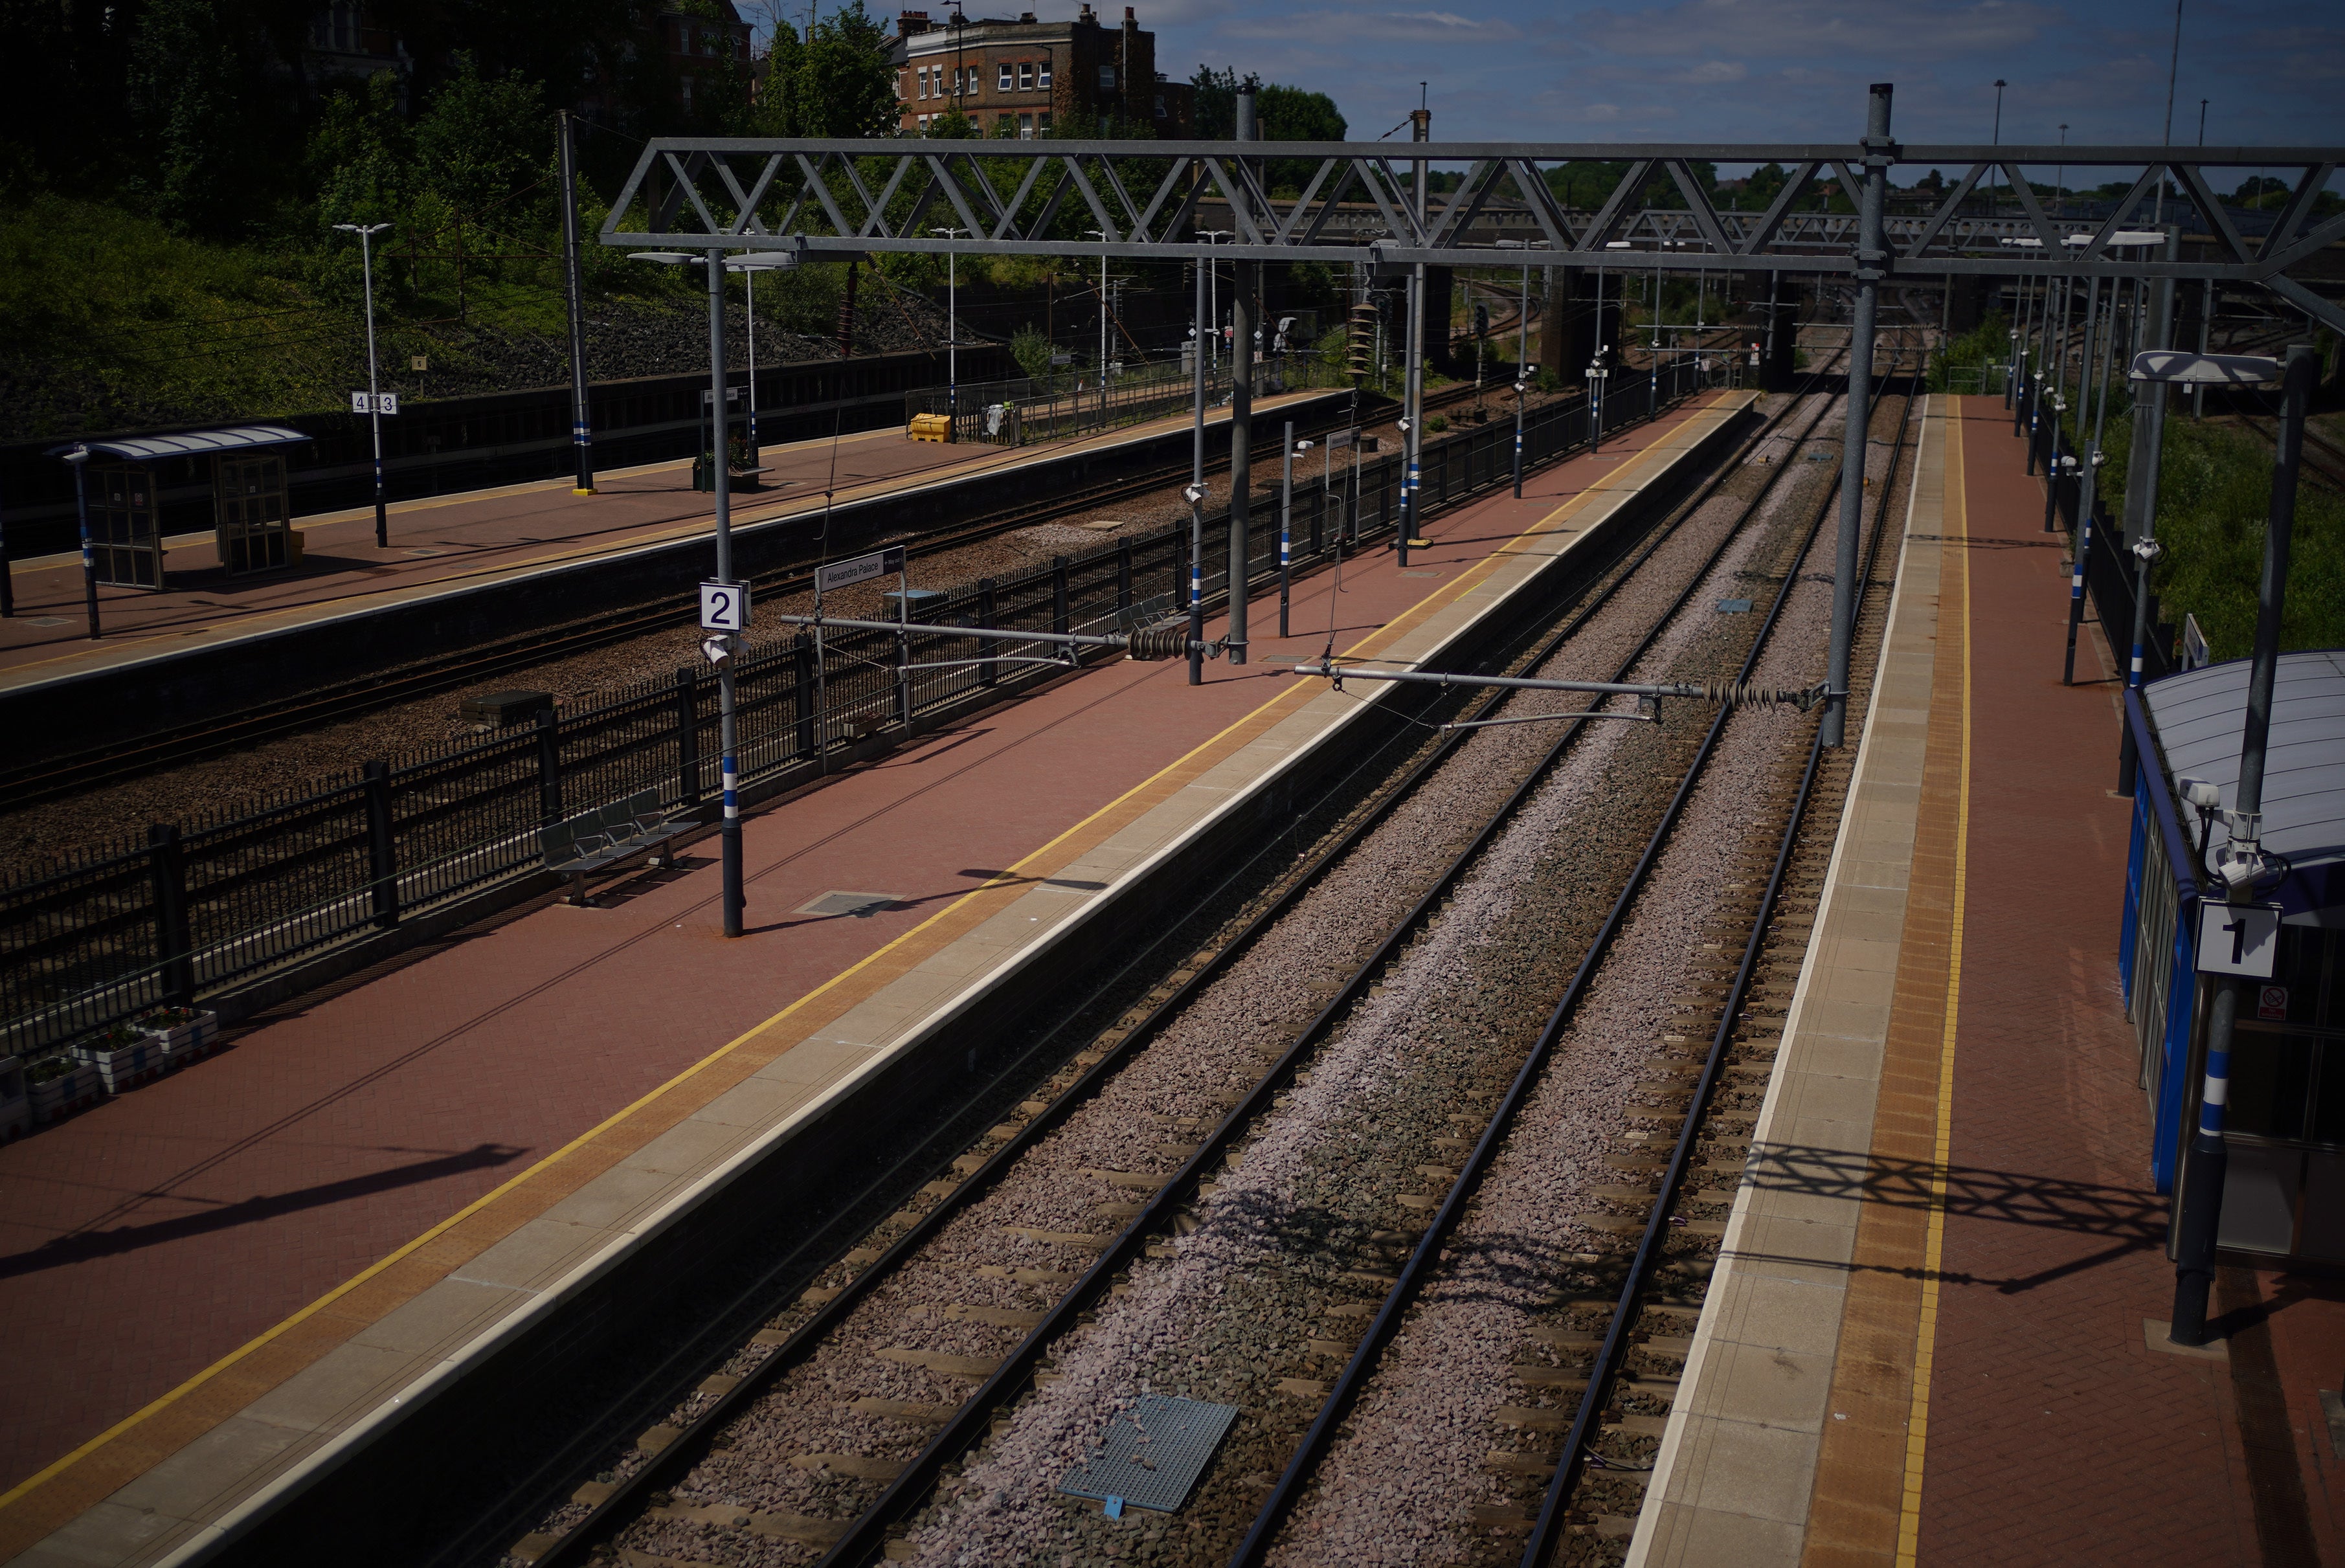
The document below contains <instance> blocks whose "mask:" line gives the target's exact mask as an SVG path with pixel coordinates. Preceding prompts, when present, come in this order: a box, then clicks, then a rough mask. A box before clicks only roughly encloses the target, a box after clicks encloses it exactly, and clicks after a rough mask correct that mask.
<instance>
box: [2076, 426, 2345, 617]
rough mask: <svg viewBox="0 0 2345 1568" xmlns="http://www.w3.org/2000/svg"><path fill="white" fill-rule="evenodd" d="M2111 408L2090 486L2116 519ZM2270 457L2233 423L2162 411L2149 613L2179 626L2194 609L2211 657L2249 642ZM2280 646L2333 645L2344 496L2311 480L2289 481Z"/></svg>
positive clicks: (2128, 435) (2342, 608) (2119, 478)
mask: <svg viewBox="0 0 2345 1568" xmlns="http://www.w3.org/2000/svg"><path fill="white" fill-rule="evenodd" d="M2111 410H2112V411H2111V414H2110V418H2109V422H2108V429H2107V430H2106V435H2105V437H2104V442H2105V444H2104V446H2103V448H2102V450H2104V452H2106V454H2107V460H2106V462H2104V463H2103V464H2102V466H2101V478H2100V490H2101V493H2102V495H2103V496H2104V497H2105V498H2106V511H2107V512H2108V514H2109V515H2110V516H2111V517H2113V518H2120V519H2121V518H2123V517H2124V515H2125V480H2126V474H2125V468H2126V454H2127V451H2128V450H2131V445H2132V440H2133V415H2132V411H2131V410H2126V411H2125V412H2124V413H2122V414H2120V413H2118V412H2117V411H2116V405H2115V400H2112V403H2111ZM2088 433H2089V432H2088ZM2272 458H2273V452H2272V449H2271V448H2270V446H2269V445H2268V444H2267V443H2265V442H2264V441H2263V440H2262V439H2261V438H2259V437H2258V436H2256V435H2253V434H2251V433H2250V432H2249V431H2247V430H2241V429H2239V428H2238V426H2236V425H2233V424H2229V423H2228V422H2218V421H2217V420H2194V419H2192V418H2190V416H2189V415H2188V412H2186V411H2184V410H2182V409H2181V408H2179V407H2178V408H2177V409H2175V410H2172V411H2170V412H2168V413H2167V417H2166V443H2165V451H2164V453H2163V454H2162V458H2161V460H2160V462H2159V465H2158V480H2157V538H2158V541H2159V542H2160V543H2161V544H2162V545H2163V546H2164V547H2165V549H2164V551H2163V553H2162V554H2160V556H2159V557H2158V560H2157V564H2156V565H2155V566H2153V567H2152V568H2151V569H2150V585H2151V587H2153V588H2154V589H2155V590H2156V591H2157V595H2158V610H2159V614H2160V616H2161V618H2162V619H2165V620H2168V621H2171V622H2173V623H2174V624H2175V625H2177V626H2179V625H2181V624H2182V617H2183V616H2184V615H2185V614H2189V615H2195V616H2197V617H2198V627H2199V630H2200V631H2202V632H2205V633H2206V634H2207V646H2208V652H2210V653H2211V654H2212V656H2213V657H2214V658H2216V659H2218V660H2222V659H2239V658H2245V657H2246V656H2247V655H2248V653H2249V652H2251V651H2252V650H2253V648H2254V646H2255V634H2256V600H2257V592H2258V587H2259V583H2260V582H2261V580H2262V576H2263V551H2264V533H2265V523H2266V521H2267V520H2268V519H2269V516H2270V511H2271V475H2272ZM2280 646H2281V647H2282V648H2283V649H2305V648H2339V647H2345V497H2340V495H2338V493H2337V492H2336V491H2331V490H2327V489H2324V488H2321V487H2320V486H2317V485H2314V484H2311V483H2302V482H2300V483H2299V485H2298V486H2297V491H2296V526H2295V529H2294V531H2293V537H2292V539H2291V541H2290V545H2289V574H2288V597H2287V602H2286V604H2285V606H2284V607H2283V610H2282V613H2281V618H2280Z"/></svg>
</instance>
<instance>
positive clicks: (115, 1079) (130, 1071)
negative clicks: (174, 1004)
mask: <svg viewBox="0 0 2345 1568" xmlns="http://www.w3.org/2000/svg"><path fill="white" fill-rule="evenodd" d="M73 1055H74V1058H75V1059H76V1061H84V1062H87V1063H89V1064H90V1065H91V1066H92V1067H96V1069H97V1076H98V1077H99V1079H100V1080H101V1081H103V1082H104V1083H105V1085H106V1092H107V1094H110V1095H118V1094H123V1093H126V1092H127V1091H128V1090H131V1089H134V1088H137V1087H138V1086H139V1085H140V1084H143V1083H146V1082H147V1080H149V1079H150V1078H159V1077H162V1076H163V1052H162V1049H161V1047H158V1046H157V1045H156V1044H155V1042H154V1040H153V1038H152V1037H141V1038H140V1039H139V1041H138V1042H137V1044H136V1045H129V1046H116V1047H107V1046H76V1047H74V1048H73Z"/></svg>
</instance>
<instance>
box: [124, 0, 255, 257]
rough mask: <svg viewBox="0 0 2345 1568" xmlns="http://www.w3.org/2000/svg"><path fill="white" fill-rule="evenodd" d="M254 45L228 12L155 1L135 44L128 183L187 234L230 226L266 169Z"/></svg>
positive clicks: (181, 0)
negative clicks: (251, 90) (254, 91)
mask: <svg viewBox="0 0 2345 1568" xmlns="http://www.w3.org/2000/svg"><path fill="white" fill-rule="evenodd" d="M245 43H246V39H245V38H244V37H243V36H241V35H240V30H239V28H238V27H237V26H236V25H235V22H234V19H233V18H232V17H231V16H230V15H228V13H227V12H226V10H225V9H224V8H223V7H219V6H216V5H208V4H206V3H205V0H154V3H153V4H152V5H149V6H148V7H147V13H146V15H145V16H144V17H143V18H142V19H141V23H140V25H139V28H138V35H137V40H136V42H135V43H134V44H133V45H132V46H131V52H130V68H129V79H128V84H127V86H128V98H129V104H128V107H129V111H130V113H129V118H130V122H131V126H132V127H133V130H134V133H135V135H136V137H137V147H138V151H139V154H140V155H141V156H139V157H137V161H136V162H135V163H134V165H133V172H132V174H131V176H130V178H129V180H128V182H127V183H128V185H129V187H130V189H131V190H132V192H133V193H134V194H136V195H137V196H138V197H142V198H143V199H144V200H145V202H146V203H147V205H148V206H149V207H151V208H152V209H153V211H154V214H155V216H156V217H160V218H161V219H162V220H163V221H164V222H165V223H167V224H168V225H170V226H171V227H172V228H176V229H178V230H179V231H181V232H182V233H190V232H192V233H204V234H213V235H224V234H226V233H228V231H229V230H231V229H232V228H234V227H235V224H236V220H237V217H239V214H240V213H241V212H243V211H244V210H245V209H246V207H247V206H248V204H249V202H250V201H251V199H252V197H254V195H255V194H256V193H255V191H254V188H253V184H254V177H255V173H256V171H257V170H259V169H262V168H265V167H267V162H266V160H265V159H263V158H261V157H259V156H258V154H259V147H258V145H257V144H258V143H259V137H257V136H256V135H254V129H255V127H254V125H253V120H254V117H255V115H254V110H253V106H252V104H251V103H250V101H249V97H248V93H247V88H248V86H249V81H248V77H249V74H250V73H249V69H248V61H247V59H246V50H245V48H244V45H245Z"/></svg>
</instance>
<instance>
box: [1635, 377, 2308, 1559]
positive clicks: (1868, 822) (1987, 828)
mask: <svg viewBox="0 0 2345 1568" xmlns="http://www.w3.org/2000/svg"><path fill="white" fill-rule="evenodd" d="M2043 517H2044V492H2043V490H2042V488H2041V484H2040V481H2037V480H2035V479H2032V478H2029V477H2027V476H2026V474H2025V459H2024V450H2023V447H2022V443H2021V442H2020V441H2019V440H2016V439H2015V438H2014V437H2013V436H2012V434H2011V417H2010V414H2009V412H2008V411H2007V410H2005V408H2004V407H2003V405H2002V403H2001V401H2000V400H1996V399H1982V398H1951V397H1943V396H1941V397H1934V398H1932V399H1931V400H1930V401H1929V405H1928V410H1927V413H1926V417H1925V418H1924V421H1923V430H1922V438H1921V450H1920V457H1919V460H1918V468H1917V473H1916V481H1915V484H1914V491H1913V493H1912V501H1911V509H1910V511H1908V513H1907V517H1906V524H1905V528H1906V531H1905V536H1904V540H1903V551H1902V555H1901V557H1900V562H1899V569H1898V578H1897V586H1896V591H1895V596H1894V599H1893V607H1892V611H1891V618H1890V622H1889V626H1888V629H1887V634H1886V637H1885V640H1884V642H1883V650H1882V655H1881V660H1880V665H1879V671H1878V674H1877V677H1876V680H1875V683H1874V686H1873V696H1872V700H1871V710H1870V712H1869V713H1868V714H1867V716H1866V722H1865V727H1864V733H1863V745H1862V749H1861V751H1860V752H1859V754H1858V760H1857V764H1856V770H1855V775H1854V780H1853V784H1852V793H1851V795H1850V797H1849V802H1848V806H1847V809H1846V812H1845V814H1844V815H1843V822H1842V826H1841V829H1840V836H1839V839H1838V841H1837V844H1836V845H1835V849H1834V855H1833V858H1832V865H1831V869H1830V871H1829V873H1828V876H1827V884H1826V891H1825V894H1824V896H1823V901H1822V905H1821V907H1820V908H1819V911H1818V914H1817V917H1816V926H1815V936H1814V938H1813V940H1812V942H1811V944H1810V946H1809V950H1808V956H1807V958H1806V961H1805V966H1804V967H1803V969H1802V973H1801V976H1800V980H1799V986H1798V990H1797V992H1796V994H1795V996H1794V998H1793V1001H1792V1007H1791V1011H1790V1015H1789V1017H1788V1018H1787V1020H1786V1024H1785V1027H1784V1037H1783V1039H1784V1043H1783V1046H1782V1050H1781V1052H1780V1053H1779V1055H1778V1057H1777V1067H1776V1069H1775V1075H1774V1078H1773V1081H1772V1083H1771V1087H1770V1089H1769V1092H1768V1095H1767V1098H1766V1100H1765V1104H1764V1107H1763V1108H1762V1110H1761V1116H1760V1120H1759V1123H1758V1125H1757V1127H1756V1128H1755V1129H1754V1132H1753V1135H1752V1138H1751V1163H1750V1166H1749V1174H1748V1175H1747V1176H1746V1178H1745V1180H1744V1184H1743V1186H1742V1187H1741V1189H1740V1191H1739V1193H1738V1196H1737V1199H1736V1201H1735V1205H1734V1209H1733V1215H1732V1218H1731V1220H1730V1222H1729V1225H1728V1229H1727V1232H1726V1235H1725V1238H1724V1241H1723V1246H1722V1249H1721V1256H1720V1261H1719V1264H1718V1266H1717V1270H1716V1272H1715V1274H1714V1275H1713V1277H1712V1280H1711V1288H1710V1291H1709V1295H1708V1300H1707V1303H1706V1305H1705V1308H1704V1310H1703V1313H1702V1317H1701V1320H1700V1328H1699V1330H1697V1333H1696V1337H1695V1340H1694V1342H1693V1347H1692V1351H1691V1354H1690V1357H1689V1360H1688V1362H1687V1366H1686V1371H1685V1376H1684V1380H1683V1382H1682V1384H1681V1387H1680V1394H1679V1397H1678V1401H1677V1406H1676V1410H1675V1411H1674V1412H1673V1413H1672V1414H1671V1416H1670V1421H1669V1425H1668V1428H1667V1431H1666V1434H1665V1435H1664V1437H1663V1439H1662V1442H1661V1447H1660V1453H1659V1455H1658V1457H1657V1462H1656V1467H1655V1471H1654V1473H1653V1476H1652V1479H1651V1481H1650V1483H1649V1486H1648V1492H1647V1501H1646V1504H1645V1507H1644V1509H1643V1511H1642V1512H1641V1513H1640V1515H1639V1519H1638V1522H1637V1528H1636V1533H1635V1534H1634V1536H1633V1538H1632V1540H1631V1543H1630V1550H1629V1562H1630V1563H1632V1564H1637V1565H1639V1568H1642V1565H1653V1564H1691V1563H1738V1564H1777V1563H1781V1564H1792V1563H1811V1564H1813V1563H1910V1562H1914V1561H1917V1560H1918V1561H1920V1562H1923V1563H1998V1564H2008V1563H2046V1564H2049V1563H2060V1564H2069V1563H2120V1562H2122V1563H2185V1562H2187V1563H2243V1564H2244V1563H2311V1562H2314V1561H2330V1562H2334V1561H2339V1560H2340V1551H2345V1536H2340V1525H2345V1464H2340V1462H2345V1431H2340V1430H2339V1429H2338V1428H2337V1427H2333V1426H2332V1425H2331V1424H2330V1422H2331V1420H2332V1418H2331V1417H2330V1416H2329V1415H2328V1414H2326V1413H2325V1411H2324V1404H2323V1401H2324V1400H2326V1401H2332V1403H2333V1401H2335V1400H2336V1398H2337V1394H2336V1390H2337V1389H2338V1387H2339V1385H2340V1378H2345V1283H2340V1281H2338V1280H2330V1279H2318V1278H2308V1277H2295V1276H2284V1275H2279V1274H2275V1273H2274V1272H2272V1271H2270V1270H2257V1269H2253V1268H2249V1267H2246V1266H2238V1267H2227V1268H2224V1269H2222V1270H2220V1273H2219V1278H2218V1292H2217V1299H2216V1301H2215V1304H2214V1305H2215V1310H2216V1311H2218V1312H2219V1313H2220V1314H2221V1317H2220V1320H2219V1322H2218V1325H2217V1326H2218V1329H2219V1330H2221V1331H2222V1333H2223V1335H2224V1339H2223V1340H2222V1341H2221V1343H2220V1344H2219V1345H2217V1346H2213V1347H2210V1348H2209V1349H2208V1350H2207V1351H2198V1352H2187V1351H2176V1350H2174V1349H2172V1348H2170V1347H2169V1346H2167V1343H2166V1320H2167V1314H2168V1311H2169V1310H2170V1307H2171V1302H2172V1297H2173V1288H2174V1286H2173V1281H2174V1275H2173V1268H2172V1265H2171V1263H2170V1262H2169V1261H2168V1260H2167V1255H2166V1235H2167V1199H2166V1198H2164V1197H2162V1196H2160V1195H2159V1194H2158V1193H2157V1191H2156V1190H2155V1189H2154V1186H2153V1181H2152V1177H2151V1170H2150V1138H2151V1127H2152V1123H2151V1107H2150V1105H2149V1103H2148V1099H2147V1095H2146V1093H2145V1092H2144V1091H2143V1090H2142V1089H2141V1088H2140V1087H2137V1086H2138V1084H2139V1082H2140V1073H2141V1062H2140V1048H2139V1047H2138V1045H2137V1040H2136V1037H2135V1034H2134V1030H2133V1028H2132V1027H2131V1025H2129V1024H2128V1023H2127V1019H2126V1016H2125V998H2124V992H2123V989H2122V987H2121V986H2120V985H2119V982H2118V976H2117V943H2118V934H2119V924H2120V917H2121V914H2122V910H2123V906H2124V899H2125V880H2126V863H2127V830H2128V824H2129V821H2130V812H2131V803H2130V802H2128V801H2127V800H2124V799H2120V798H2117V797H2116V796H2115V794H2114V792H2113V789H2112V786H2113V785H2114V784H2116V782H2117V744H2118V735H2119V724H2120V708H2119V702H2120V697H2121V693H2122V685H2121V683H2120V680H2119V676H2118V671H2119V670H2120V668H2121V664H2120V663H2119V662H2118V661H2117V660H2115V659H2113V658H2112V657H2111V656H2110V654H2109V650H2108V645H2107V642H2106V640H2105V639H2103V638H2102V637H2101V636H2100V635H2099V634H2098V633H2099V628H2098V627H2097V626H2093V625H2088V626H2087V628H2086V631H2087V634H2088V638H2089V641H2090V647H2089V649H2088V648H2087V647H2086V642H2084V641H2080V642H2079V646H2078V657H2077V679H2076V684H2075V685H2074V686H2073V687H2066V686H2063V685H2062V684H2061V681H2060V673H2061V661H2062V652H2063V648H2064V644H2065V642H2066V622H2067V614H2068V602H2069V589H2068V578H2067V575H2066V536H2065V535H2058V534H2048V533H2046V532H2044V531H2043V530H2042V519H2043ZM2127 634H2129V629H2127ZM2324 1390H2325V1391H2328V1392H2326V1393H2324V1392H2323V1391H2324Z"/></svg>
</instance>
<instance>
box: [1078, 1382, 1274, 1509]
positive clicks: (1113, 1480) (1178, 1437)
mask: <svg viewBox="0 0 2345 1568" xmlns="http://www.w3.org/2000/svg"><path fill="white" fill-rule="evenodd" d="M1237 1416H1238V1407H1237V1406H1235V1405H1215V1404H1206V1403H1204V1402H1203V1401H1199V1400H1182V1399H1174V1398H1173V1397H1172V1396H1170V1395H1168V1394H1142V1395H1141V1396H1140V1402H1139V1403H1138V1404H1137V1405H1135V1406H1133V1407H1132V1409H1131V1410H1128V1411H1124V1412H1123V1413H1122V1415H1119V1416H1118V1417H1116V1419H1115V1421H1113V1423H1112V1424H1111V1425H1110V1426H1109V1427H1108V1429H1107V1442H1105V1443H1103V1444H1101V1448H1100V1451H1099V1452H1097V1453H1095V1454H1093V1455H1091V1459H1090V1460H1089V1462H1086V1463H1085V1464H1084V1465H1083V1466H1082V1468H1081V1469H1080V1470H1077V1471H1075V1472H1073V1473H1071V1475H1069V1476H1068V1477H1067V1479H1066V1480H1064V1481H1062V1482H1060V1483H1059V1490H1060V1491H1061V1492H1065V1493H1066V1494H1067V1495H1068V1496H1070V1497H1095V1498H1098V1499H1099V1500H1100V1501H1101V1502H1108V1501H1109V1500H1111V1499H1113V1498H1119V1497H1120V1498H1122V1500H1123V1501H1124V1502H1126V1503H1128V1504H1130V1505H1131V1506H1132V1507H1134V1508H1151V1509H1154V1510H1155V1511H1156V1512H1160V1513H1170V1512H1173V1511H1174V1510H1175V1509H1177V1508H1179V1507H1180V1506H1181V1505H1182V1504H1183V1502H1187V1501H1188V1500H1189V1492H1190V1491H1191V1490H1192V1489H1193V1487H1195V1485H1196V1484H1197V1477H1198V1476H1200V1475H1202V1474H1203V1473H1204V1471H1205V1463H1206V1462H1207V1461H1208V1460H1210V1459H1212V1458H1213V1450H1214V1448H1215V1447H1216V1446H1218V1445H1219V1444H1220V1442H1221V1441H1222V1436H1223V1433H1224V1432H1227V1431H1229V1430H1230V1423H1231V1422H1232V1421H1235V1420H1237Z"/></svg>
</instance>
